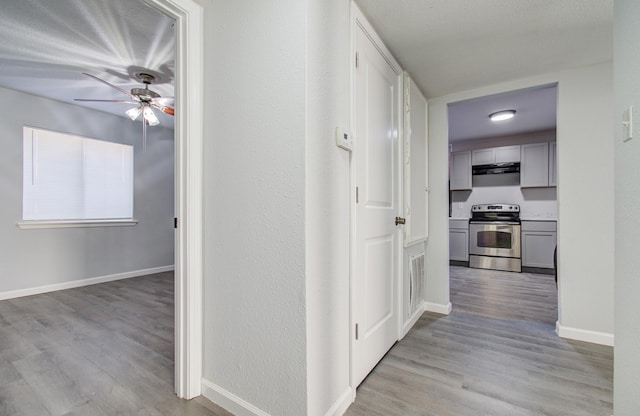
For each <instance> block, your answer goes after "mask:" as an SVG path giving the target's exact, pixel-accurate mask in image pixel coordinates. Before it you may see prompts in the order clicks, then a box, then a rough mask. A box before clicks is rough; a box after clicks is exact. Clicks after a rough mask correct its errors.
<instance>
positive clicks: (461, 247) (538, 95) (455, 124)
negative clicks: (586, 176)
mask: <svg viewBox="0 0 640 416" xmlns="http://www.w3.org/2000/svg"><path fill="white" fill-rule="evenodd" d="M504 110H513V112H514V114H515V116H514V117H513V118H512V119H511V120H505V121H496V122H492V121H491V119H490V115H492V114H494V113H497V112H500V111H504ZM447 118H448V126H449V127H448V132H449V177H450V183H449V251H450V265H451V266H452V269H451V279H450V285H451V292H452V301H453V300H454V299H455V296H454V295H453V291H454V290H456V291H458V292H456V293H457V294H459V290H461V289H464V288H467V289H470V288H471V287H472V285H471V286H470V285H466V284H463V285H462V286H456V285H457V284H458V283H459V281H457V280H456V279H457V278H459V277H460V276H461V275H465V276H466V277H467V278H468V277H470V276H472V275H474V274H475V275H476V277H478V278H479V279H480V277H481V276H484V274H486V272H485V271H483V270H479V269H467V270H466V271H465V269H459V267H463V268H467V267H469V264H470V252H469V250H470V241H472V240H473V241H476V237H477V236H476V235H471V232H472V230H471V229H470V227H469V219H470V217H471V216H472V215H471V214H472V207H473V206H477V207H478V209H481V206H483V205H484V206H486V205H489V206H491V205H496V204H509V205H515V206H516V207H518V208H519V210H520V213H519V218H518V223H519V225H518V227H521V232H520V233H519V235H520V237H518V241H517V242H515V243H517V246H518V247H519V248H521V250H519V251H520V253H519V254H518V259H517V261H518V264H520V262H521V264H522V272H524V273H523V274H519V273H515V274H514V275H512V278H511V280H509V279H507V282H509V281H511V282H513V281H514V279H520V278H522V280H526V279H528V278H531V276H535V275H539V276H540V279H547V280H548V279H550V281H551V283H552V286H555V283H554V281H553V275H554V272H555V261H554V252H555V247H556V241H557V237H556V236H557V220H558V203H557V192H556V186H557V180H556V171H557V167H556V150H555V149H556V124H557V122H556V119H557V83H552V84H545V85H539V86H535V87H530V88H525V89H520V90H514V91H509V92H504V93H500V94H493V95H488V96H482V97H477V98H472V99H468V100H464V101H458V102H451V103H449V104H448V106H447ZM505 166H508V169H507V168H505ZM474 218H475V217H474ZM476 263H477V262H476ZM474 266H475V267H479V266H478V265H477V264H475V263H474V264H472V267H474ZM488 268H489V269H492V268H494V267H490V266H489V267H488ZM518 269H520V267H518ZM483 273H484V274H483ZM489 273H491V271H489ZM500 273H504V272H495V273H494V274H495V276H496V279H495V280H496V281H499V280H500V279H499V277H498V276H499V275H500ZM525 273H534V274H535V275H529V274H525ZM454 275H455V276H454ZM534 281H535V279H534ZM490 282H491V280H488V281H487V283H490ZM478 289H479V290H480V288H478ZM486 289H487V287H486V286H485V287H484V290H486ZM547 289H548V288H547ZM553 289H554V292H555V287H553ZM514 290H515V291H516V292H518V289H517V288H514ZM532 292H533V289H532ZM496 293H499V291H498V292H496ZM470 295H471V294H470ZM532 296H534V295H533V294H532ZM503 300H504V301H505V302H508V301H509V299H503ZM553 302H554V305H553V309H554V310H555V311H556V312H554V313H555V319H557V294H555V293H554V300H553ZM495 306H496V307H497V308H499V305H498V304H496V305H495ZM453 307H454V309H455V307H456V304H455V303H453ZM555 319H554V320H553V322H555ZM547 320H548V319H547ZM553 322H551V323H553Z"/></svg>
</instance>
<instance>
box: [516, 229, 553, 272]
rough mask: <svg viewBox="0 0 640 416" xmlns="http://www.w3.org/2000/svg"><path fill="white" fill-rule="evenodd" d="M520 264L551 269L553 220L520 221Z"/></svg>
mask: <svg viewBox="0 0 640 416" xmlns="http://www.w3.org/2000/svg"><path fill="white" fill-rule="evenodd" d="M521 236H522V266H523V267H538V268H544V269H553V250H554V249H555V247H556V222H555V221H522V233H521Z"/></svg>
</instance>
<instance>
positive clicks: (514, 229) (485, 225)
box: [469, 204, 522, 272]
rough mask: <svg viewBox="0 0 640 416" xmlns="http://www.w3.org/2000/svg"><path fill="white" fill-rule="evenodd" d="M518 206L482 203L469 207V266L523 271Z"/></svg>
mask: <svg viewBox="0 0 640 416" xmlns="http://www.w3.org/2000/svg"><path fill="white" fill-rule="evenodd" d="M520 253H521V251H520V206H519V205H515V204H483V205H473V206H472V207H471V220H470V221H469V267H475V268H478V269H492V270H506V271H511V272H521V271H522V260H521V254H520Z"/></svg>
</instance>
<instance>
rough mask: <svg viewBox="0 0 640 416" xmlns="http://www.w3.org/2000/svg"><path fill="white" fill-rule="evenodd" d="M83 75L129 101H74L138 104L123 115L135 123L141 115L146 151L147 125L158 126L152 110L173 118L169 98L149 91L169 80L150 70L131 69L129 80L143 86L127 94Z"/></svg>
mask: <svg viewBox="0 0 640 416" xmlns="http://www.w3.org/2000/svg"><path fill="white" fill-rule="evenodd" d="M83 74H84V75H86V76H88V77H90V78H93V79H95V80H96V81H99V82H102V83H103V84H106V85H108V86H109V87H111V88H113V89H114V90H116V91H119V92H121V93H123V94H125V95H127V96H128V97H129V98H130V100H99V99H95V100H94V99H87V98H76V101H95V102H114V103H124V104H138V106H137V107H133V108H130V109H128V110H127V111H125V114H126V115H127V116H129V118H130V119H131V120H133V121H135V120H136V119H137V118H138V117H139V116H140V114H142V142H143V148H145V149H146V143H147V128H146V127H147V125H149V126H156V125H158V124H160V120H159V119H158V116H157V115H156V113H155V112H154V111H153V108H156V109H157V110H160V111H162V112H163V113H165V114H168V115H170V116H173V115H174V113H175V110H174V108H173V107H171V106H169V105H167V104H168V102H170V101H171V99H170V98H169V97H161V96H160V94H158V93H157V92H155V91H153V90H150V89H149V85H150V84H154V83H155V84H158V83H164V82H168V81H169V80H170V79H169V78H168V77H167V76H166V75H163V74H161V73H159V72H156V71H152V70H150V69H145V68H140V67H131V70H130V71H129V75H130V76H131V78H133V79H135V80H137V81H138V82H141V83H143V84H144V88H132V89H131V92H127V91H125V90H123V89H122V88H120V87H117V86H115V85H113V84H111V83H110V82H107V81H105V80H103V79H101V78H98V77H97V76H95V75H91V74H88V73H86V72H83Z"/></svg>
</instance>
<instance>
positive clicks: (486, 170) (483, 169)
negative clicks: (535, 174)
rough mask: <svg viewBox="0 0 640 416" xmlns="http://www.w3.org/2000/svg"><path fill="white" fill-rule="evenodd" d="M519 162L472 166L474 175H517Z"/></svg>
mask: <svg viewBox="0 0 640 416" xmlns="http://www.w3.org/2000/svg"><path fill="white" fill-rule="evenodd" d="M519 172H520V162H508V163H491V164H488V165H475V166H473V171H472V173H473V174H474V175H497V174H500V173H519Z"/></svg>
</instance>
